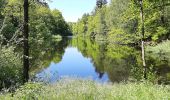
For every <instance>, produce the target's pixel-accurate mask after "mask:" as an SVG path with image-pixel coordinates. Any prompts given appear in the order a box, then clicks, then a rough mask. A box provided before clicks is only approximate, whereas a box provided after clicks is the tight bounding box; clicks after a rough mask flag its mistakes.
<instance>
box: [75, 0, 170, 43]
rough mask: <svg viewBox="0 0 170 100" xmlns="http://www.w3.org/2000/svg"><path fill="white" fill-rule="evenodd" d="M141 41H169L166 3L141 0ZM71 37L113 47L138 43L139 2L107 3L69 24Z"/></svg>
mask: <svg viewBox="0 0 170 100" xmlns="http://www.w3.org/2000/svg"><path fill="white" fill-rule="evenodd" d="M143 6H144V25H145V40H147V41H161V40H162V39H169V33H170V29H169V26H170V25H169V19H170V14H169V13H168V12H169V10H170V6H169V0H144V5H143ZM72 31H73V33H74V35H81V36H82V35H84V36H92V37H96V38H97V39H98V38H100V37H102V38H104V39H108V40H110V41H111V42H116V43H120V42H121V44H122V43H138V42H139V40H140V38H141V18H140V7H139V0H111V3H110V4H109V5H104V6H102V7H98V8H97V9H96V10H95V11H94V12H92V13H91V14H84V15H83V17H82V18H81V19H80V20H79V21H78V22H77V23H73V25H72Z"/></svg>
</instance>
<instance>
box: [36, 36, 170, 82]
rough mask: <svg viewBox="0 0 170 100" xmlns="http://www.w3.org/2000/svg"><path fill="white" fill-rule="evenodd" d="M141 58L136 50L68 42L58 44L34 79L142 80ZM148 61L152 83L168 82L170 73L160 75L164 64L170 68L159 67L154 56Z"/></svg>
mask: <svg viewBox="0 0 170 100" xmlns="http://www.w3.org/2000/svg"><path fill="white" fill-rule="evenodd" d="M140 54H141V52H140V50H137V49H136V48H133V47H128V46H120V45H114V44H107V43H105V42H96V41H94V40H91V39H83V38H65V39H63V40H62V41H60V42H59V43H57V44H56V46H55V49H53V51H51V52H50V53H47V54H46V55H47V57H44V59H45V60H42V62H46V63H45V64H43V65H42V68H40V69H39V70H38V71H37V72H36V73H37V74H36V75H35V76H36V78H37V79H38V80H41V81H46V82H50V83H52V82H55V81H56V80H58V79H60V78H62V77H76V78H77V77H78V78H88V79H92V80H96V81H100V82H121V81H127V80H141V79H142V78H143V68H142V66H141V65H142V61H141V56H140ZM148 55H150V54H148ZM146 60H147V64H148V73H147V75H148V77H149V79H150V80H153V81H154V80H157V81H162V80H163V81H165V80H166V81H168V80H169V78H168V77H167V74H169V71H168V72H166V73H165V72H161V71H159V72H158V70H159V68H160V66H162V64H163V65H164V66H169V65H168V64H166V63H160V61H158V59H157V58H156V57H155V59H154V58H153V57H152V56H147V57H146ZM47 62H48V63H47ZM158 63H159V64H158ZM161 68H162V67H161ZM165 70H166V69H165Z"/></svg>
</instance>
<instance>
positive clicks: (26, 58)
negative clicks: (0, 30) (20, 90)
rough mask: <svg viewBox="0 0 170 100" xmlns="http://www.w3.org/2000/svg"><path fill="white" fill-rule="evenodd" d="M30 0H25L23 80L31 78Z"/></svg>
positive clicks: (26, 80)
mask: <svg viewBox="0 0 170 100" xmlns="http://www.w3.org/2000/svg"><path fill="white" fill-rule="evenodd" d="M28 6H29V4H28V0H24V30H23V38H24V40H23V42H24V44H23V54H24V55H23V67H24V68H23V78H24V79H23V82H24V83H25V82H28V79H29V73H28V72H29V44H28V36H29V35H28V31H29V30H28Z"/></svg>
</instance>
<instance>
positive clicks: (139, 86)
mask: <svg viewBox="0 0 170 100" xmlns="http://www.w3.org/2000/svg"><path fill="white" fill-rule="evenodd" d="M169 99H170V86H163V85H154V84H152V83H149V82H142V83H119V84H108V83H104V84H103V83H97V82H94V81H91V80H82V79H62V80H60V81H58V82H57V83H55V84H51V85H43V84H40V83H27V84H26V85H24V86H22V87H21V88H19V89H18V90H17V91H16V92H15V93H14V94H13V97H12V96H11V94H9V93H8V94H3V95H0V100H169Z"/></svg>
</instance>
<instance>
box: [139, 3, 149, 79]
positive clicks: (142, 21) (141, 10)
mask: <svg viewBox="0 0 170 100" xmlns="http://www.w3.org/2000/svg"><path fill="white" fill-rule="evenodd" d="M139 2H140V15H141V23H142V30H141V32H142V39H141V48H142V62H143V68H144V78H145V79H147V68H146V62H145V45H144V43H145V42H144V36H145V27H144V15H143V0H139Z"/></svg>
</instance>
